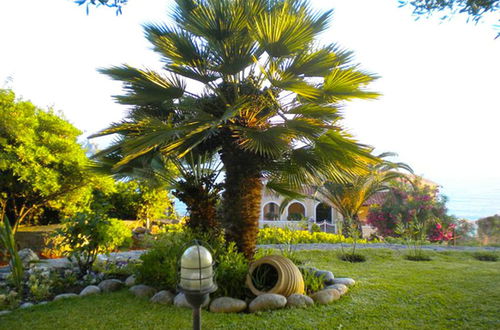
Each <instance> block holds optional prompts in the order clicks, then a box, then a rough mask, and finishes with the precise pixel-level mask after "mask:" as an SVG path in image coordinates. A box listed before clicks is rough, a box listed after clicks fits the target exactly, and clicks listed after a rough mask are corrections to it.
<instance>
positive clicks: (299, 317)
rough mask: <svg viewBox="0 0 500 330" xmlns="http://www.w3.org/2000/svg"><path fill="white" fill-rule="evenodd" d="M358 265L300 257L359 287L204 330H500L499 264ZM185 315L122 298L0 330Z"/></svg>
mask: <svg viewBox="0 0 500 330" xmlns="http://www.w3.org/2000/svg"><path fill="white" fill-rule="evenodd" d="M363 254H365V255H366V256H367V260H366V262H364V263H350V262H344V261H341V260H339V259H338V256H339V251H301V252H298V255H299V257H301V258H303V259H304V260H308V261H309V263H310V265H314V266H315V267H317V268H320V269H328V270H331V271H333V273H334V274H335V276H337V277H352V278H354V279H356V280H357V284H356V286H355V287H353V288H352V289H351V290H350V291H349V292H348V293H347V295H345V296H343V297H342V298H341V299H340V300H339V301H337V302H335V303H333V304H332V305H328V306H315V307H312V308H309V309H304V310H287V309H284V310H279V311H275V312H263V313H258V314H227V315H222V314H213V313H209V312H203V327H204V328H205V329H235V328H236V329H340V328H345V329H445V328H450V329H451V328H460V329H499V328H500V305H499V302H500V286H499V285H498V280H499V278H500V263H498V262H481V261H479V260H476V259H474V258H473V253H469V252H455V251H446V252H431V251H429V252H428V254H429V255H430V256H431V257H432V260H431V261H426V262H415V261H409V260H406V259H404V257H403V254H402V252H398V251H392V250H386V249H373V250H363ZM189 328H191V311H189V310H185V309H178V308H175V307H165V306H158V305H153V304H150V303H149V302H148V301H147V300H141V299H137V298H135V297H133V296H132V295H131V294H130V293H129V292H127V291H121V292H117V293H113V294H106V295H99V296H93V297H86V298H75V299H71V300H66V301H57V302H51V303H49V304H47V305H44V306H36V307H34V308H31V309H28V310H16V311H14V312H13V313H11V314H8V315H6V316H3V317H0V329H20V330H21V329H189Z"/></svg>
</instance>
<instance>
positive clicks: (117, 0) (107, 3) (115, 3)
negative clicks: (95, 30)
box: [74, 0, 128, 15]
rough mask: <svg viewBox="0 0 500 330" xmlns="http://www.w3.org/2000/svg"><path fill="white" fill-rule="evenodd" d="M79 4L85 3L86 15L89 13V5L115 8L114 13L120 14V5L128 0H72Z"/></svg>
mask: <svg viewBox="0 0 500 330" xmlns="http://www.w3.org/2000/svg"><path fill="white" fill-rule="evenodd" d="M74 2H75V3H76V4H78V5H79V6H83V5H85V7H86V8H85V9H86V11H87V15H88V14H89V9H90V7H100V6H104V7H108V8H116V15H121V13H122V7H123V6H124V5H126V4H127V2H128V0H74Z"/></svg>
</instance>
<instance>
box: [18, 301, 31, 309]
mask: <svg viewBox="0 0 500 330" xmlns="http://www.w3.org/2000/svg"><path fill="white" fill-rule="evenodd" d="M33 306H34V304H33V303H30V302H25V303H24V304H21V306H19V308H30V307H33Z"/></svg>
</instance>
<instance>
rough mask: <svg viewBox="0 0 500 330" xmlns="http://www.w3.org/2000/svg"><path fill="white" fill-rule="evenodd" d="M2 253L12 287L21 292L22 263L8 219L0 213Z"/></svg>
mask: <svg viewBox="0 0 500 330" xmlns="http://www.w3.org/2000/svg"><path fill="white" fill-rule="evenodd" d="M3 251H5V252H4V253H3V255H5V256H7V257H8V261H9V264H10V274H11V277H12V280H13V282H14V285H15V287H16V288H17V290H18V291H19V292H20V291H21V290H22V278H23V275H24V269H23V263H22V261H21V258H20V257H19V254H18V252H17V246H16V241H15V239H14V233H13V232H12V228H11V226H10V222H9V219H8V218H7V217H6V216H5V215H3V214H1V213H0V252H3ZM1 255H2V254H0V256H1ZM0 261H1V259H0Z"/></svg>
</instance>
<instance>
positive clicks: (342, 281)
mask: <svg viewBox="0 0 500 330" xmlns="http://www.w3.org/2000/svg"><path fill="white" fill-rule="evenodd" d="M333 284H344V285H346V286H353V285H354V284H356V281H355V280H353V279H352V278H348V277H339V278H336V279H334V280H333Z"/></svg>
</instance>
